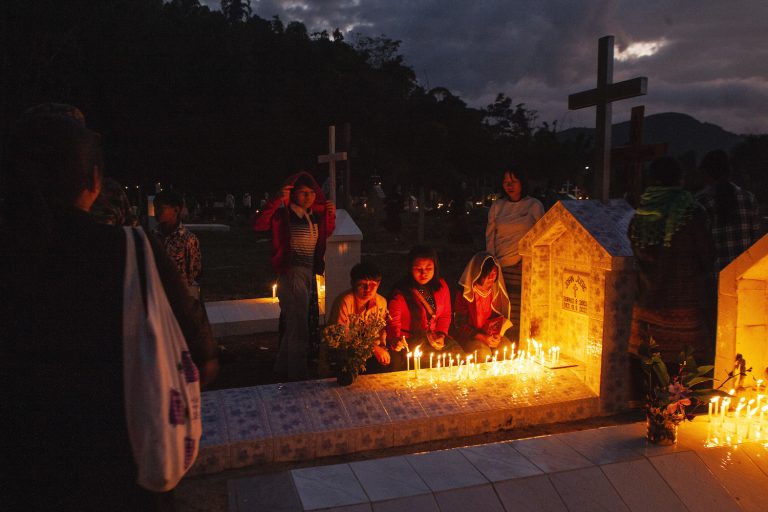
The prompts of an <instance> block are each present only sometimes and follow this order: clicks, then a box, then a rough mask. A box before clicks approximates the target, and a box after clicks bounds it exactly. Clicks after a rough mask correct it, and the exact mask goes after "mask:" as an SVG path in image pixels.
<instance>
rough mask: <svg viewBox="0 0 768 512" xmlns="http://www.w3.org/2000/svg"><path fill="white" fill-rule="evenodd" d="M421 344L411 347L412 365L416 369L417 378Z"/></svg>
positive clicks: (419, 367) (417, 376)
mask: <svg viewBox="0 0 768 512" xmlns="http://www.w3.org/2000/svg"><path fill="white" fill-rule="evenodd" d="M422 353H423V352H422V351H421V345H419V346H417V347H416V348H415V349H413V367H414V368H415V369H416V378H417V379H418V378H419V370H420V369H421V354H422Z"/></svg>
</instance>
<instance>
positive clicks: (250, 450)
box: [192, 363, 599, 474]
mask: <svg viewBox="0 0 768 512" xmlns="http://www.w3.org/2000/svg"><path fill="white" fill-rule="evenodd" d="M496 369H497V370H498V367H497V368H496ZM474 371H475V373H473V375H472V376H471V377H470V376H468V375H466V374H465V376H464V377H462V378H461V379H460V380H456V379H455V375H456V370H455V369H448V368H446V369H443V370H442V371H438V370H436V369H435V370H429V369H427V370H423V369H422V370H421V371H420V373H419V377H418V378H416V376H415V372H414V371H410V372H396V373H388V374H378V375H362V376H360V377H358V379H357V380H356V381H355V383H354V384H353V385H351V386H348V387H339V386H338V385H337V384H336V381H335V380H334V379H323V380H316V381H304V382H293V383H287V384H272V385H266V386H255V387H250V388H239V389H229V390H218V391H208V392H204V393H203V398H204V403H205V404H206V408H205V411H206V412H205V414H204V416H203V432H204V435H203V439H202V441H201V447H200V457H199V459H198V463H196V464H195V466H194V467H193V468H192V472H193V474H201V473H214V472H219V471H223V470H226V469H230V468H239V467H247V466H248V465H250V464H257V463H270V462H277V461H306V460H312V459H315V458H320V457H326V456H331V455H342V454H347V453H354V452H361V451H366V450H371V449H378V448H388V447H391V446H405V445H411V444H417V443H421V442H426V441H433V440H438V439H444V438H446V437H451V438H456V437H463V436H467V435H475V434H479V433H486V432H495V431H497V430H501V429H509V428H518V427H525V426H529V425H532V424H545V423H556V422H562V421H571V420H576V419H583V418H587V417H592V416H595V415H597V414H599V411H598V404H597V397H596V396H595V394H594V393H593V392H592V391H591V390H590V389H589V388H588V387H587V386H586V385H585V384H584V378H583V372H579V370H578V368H564V369H557V370H551V369H548V368H546V367H542V366H540V365H538V364H533V363H531V364H530V366H529V368H528V369H527V370H526V373H518V374H510V375H499V374H494V366H493V363H488V364H481V365H477V366H476V369H475V370H474ZM491 397H494V398H495V399H489V398H491ZM561 444H562V443H561ZM562 448H563V449H567V450H570V451H572V452H573V453H574V455H575V456H578V454H577V453H576V452H575V451H574V450H573V449H571V448H569V447H567V446H565V445H563V447H562ZM579 457H580V456H579ZM462 458H463V457H462ZM508 469H509V468H508ZM486 470H487V471H490V469H489V468H486Z"/></svg>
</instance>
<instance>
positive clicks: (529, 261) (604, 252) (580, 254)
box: [520, 200, 635, 413]
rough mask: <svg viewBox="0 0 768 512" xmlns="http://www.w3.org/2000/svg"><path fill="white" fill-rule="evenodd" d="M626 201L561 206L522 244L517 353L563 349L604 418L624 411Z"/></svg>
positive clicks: (628, 285) (630, 276)
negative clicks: (533, 345) (532, 347)
mask: <svg viewBox="0 0 768 512" xmlns="http://www.w3.org/2000/svg"><path fill="white" fill-rule="evenodd" d="M633 213H634V210H633V209H632V208H631V207H630V206H629V205H628V204H627V203H626V202H625V201H623V200H612V201H611V202H610V203H608V204H605V203H601V202H599V201H576V200H565V201H559V202H557V203H556V204H555V206H553V207H552V208H550V209H549V211H547V213H545V214H544V216H543V217H542V218H541V219H539V221H538V222H537V223H536V225H535V226H533V228H531V230H530V231H528V233H527V234H526V235H525V236H524V237H523V238H522V240H520V254H521V255H522V257H523V283H522V285H523V287H522V301H521V311H520V346H521V348H526V347H527V345H526V343H527V339H528V338H531V339H532V340H535V341H537V342H538V343H540V344H543V345H544V347H545V350H546V348H548V347H552V346H558V347H560V350H561V352H562V357H563V358H564V359H566V360H568V361H573V362H575V363H576V364H577V365H578V366H577V367H576V368H575V371H577V372H578V373H579V374H580V375H581V377H582V379H583V382H584V384H585V385H586V386H587V387H588V388H589V389H590V390H592V392H593V393H595V395H597V397H598V398H599V404H600V411H601V412H603V413H613V412H617V411H620V410H622V409H623V408H624V406H625V405H626V399H627V395H626V393H627V391H628V377H629V374H628V370H627V367H626V355H627V344H628V341H629V333H630V326H631V321H632V301H633V299H634V282H635V275H634V267H633V263H632V259H633V254H632V247H631V245H630V242H629V237H628V236H627V227H628V225H629V221H630V219H631V218H632V215H633Z"/></svg>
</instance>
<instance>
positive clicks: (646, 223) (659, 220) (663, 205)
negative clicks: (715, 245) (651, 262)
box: [629, 187, 696, 247]
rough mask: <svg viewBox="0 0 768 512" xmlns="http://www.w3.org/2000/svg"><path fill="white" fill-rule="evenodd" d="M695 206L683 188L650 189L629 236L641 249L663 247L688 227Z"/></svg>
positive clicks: (644, 196)
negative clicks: (652, 246) (651, 246)
mask: <svg viewBox="0 0 768 512" xmlns="http://www.w3.org/2000/svg"><path fill="white" fill-rule="evenodd" d="M695 206H696V203H695V199H694V198H693V195H691V193H690V192H688V191H687V190H683V188H682V187H648V188H646V189H645V192H644V193H643V195H642V196H640V206H638V207H637V211H636V212H635V216H634V217H633V218H632V223H631V224H630V233H629V237H630V238H631V239H632V242H634V243H636V244H637V245H638V246H640V247H646V246H649V245H659V244H663V245H664V247H671V245H672V236H673V235H674V234H675V233H677V232H678V231H680V229H681V228H682V227H683V226H685V225H686V224H687V223H688V221H689V220H690V219H691V216H692V215H693V210H694V207H695Z"/></svg>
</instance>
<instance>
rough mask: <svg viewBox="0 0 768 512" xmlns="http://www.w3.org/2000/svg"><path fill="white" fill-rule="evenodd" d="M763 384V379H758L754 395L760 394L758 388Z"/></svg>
mask: <svg viewBox="0 0 768 512" xmlns="http://www.w3.org/2000/svg"><path fill="white" fill-rule="evenodd" d="M762 384H763V379H760V380H758V381H757V389H756V390H755V393H760V386H761V385H762Z"/></svg>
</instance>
